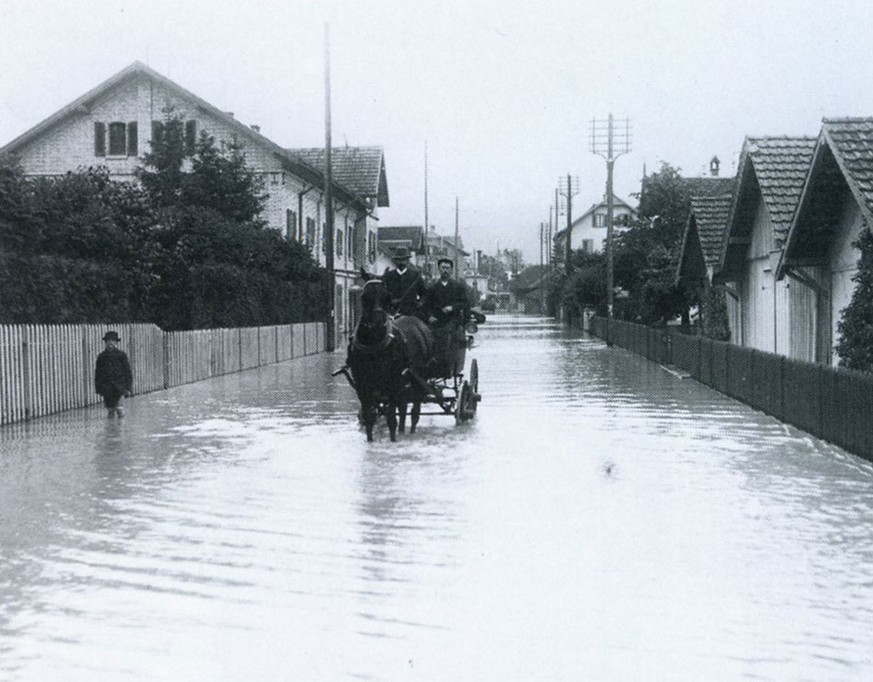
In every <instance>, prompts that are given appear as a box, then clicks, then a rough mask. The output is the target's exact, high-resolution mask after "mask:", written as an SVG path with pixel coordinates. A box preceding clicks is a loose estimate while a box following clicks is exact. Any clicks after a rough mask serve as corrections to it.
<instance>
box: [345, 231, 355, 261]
mask: <svg viewBox="0 0 873 682" xmlns="http://www.w3.org/2000/svg"><path fill="white" fill-rule="evenodd" d="M346 229H347V232H346V235H347V236H346V242H347V243H346V253H347V254H349V256H350V257H351V256H352V254H354V252H355V231H354V230H353V229H352V230H349V229H348V224H347V225H346Z"/></svg>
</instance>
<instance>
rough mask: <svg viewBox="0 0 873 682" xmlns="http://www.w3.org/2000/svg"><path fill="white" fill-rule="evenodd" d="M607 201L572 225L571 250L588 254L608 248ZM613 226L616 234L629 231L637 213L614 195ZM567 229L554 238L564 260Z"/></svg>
mask: <svg viewBox="0 0 873 682" xmlns="http://www.w3.org/2000/svg"><path fill="white" fill-rule="evenodd" d="M607 209H608V206H607V201H606V197H605V196H604V198H603V200H602V201H600V202H597V203H594V204H591V206H590V207H589V208H588V209H587V210H586V211H585V212H584V213H583V214H582V215H581V216H579V217H578V218H576V219H575V220H573V222H572V224H571V225H570V248H571V249H573V250H578V249H582V251H584V252H586V253H592V252H594V251H603V250H604V249H605V248H606V233H607V229H606V228H607V221H606V215H607ZM612 210H613V213H612V216H613V218H612V224H613V230H614V233H617V232H618V231H621V230H625V229H627V228H628V227H629V226H630V225H631V223H632V222H633V220H634V218H636V211H635V210H634V208H633V206H631V205H630V204H629V203H628V202H626V201H625V200H624V199H621V198H619V197H617V196H616V195H614V194H613V198H612ZM566 236H567V228H564V229H563V230H558V231H557V232H556V233H555V236H554V248H555V253H557V254H558V256H559V258H561V259H563V258H564V255H565V254H566V241H565V239H566Z"/></svg>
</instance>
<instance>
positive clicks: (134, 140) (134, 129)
mask: <svg viewBox="0 0 873 682" xmlns="http://www.w3.org/2000/svg"><path fill="white" fill-rule="evenodd" d="M138 154H139V126H138V125H137V122H136V121H131V122H130V123H128V124H127V155H128V156H137V155H138Z"/></svg>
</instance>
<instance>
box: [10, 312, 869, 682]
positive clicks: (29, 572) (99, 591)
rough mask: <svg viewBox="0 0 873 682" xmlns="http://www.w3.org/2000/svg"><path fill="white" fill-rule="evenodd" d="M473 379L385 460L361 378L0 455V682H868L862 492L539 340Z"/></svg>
mask: <svg viewBox="0 0 873 682" xmlns="http://www.w3.org/2000/svg"><path fill="white" fill-rule="evenodd" d="M474 354H475V356H476V357H477V359H478V361H479V365H480V388H481V390H482V393H483V395H484V399H483V402H482V404H481V405H480V412H479V414H478V416H477V418H476V420H474V421H473V422H472V423H469V424H465V425H461V426H455V425H454V420H453V419H451V418H449V417H446V416H428V417H425V418H423V419H422V423H421V425H420V429H419V432H418V433H417V434H415V435H414V436H409V435H407V436H405V437H402V438H401V439H400V440H399V441H398V442H397V443H393V444H392V443H390V442H389V441H388V438H387V433H386V431H385V430H384V428H381V430H378V432H377V434H376V437H377V440H376V442H374V443H372V444H368V443H367V442H366V440H365V438H364V434H363V432H362V431H361V430H360V428H359V426H358V425H357V422H356V419H355V414H356V411H357V404H356V401H355V398H354V394H353V393H352V391H351V390H350V389H349V387H348V386H347V385H346V384H345V382H344V380H342V379H341V378H340V379H332V378H331V377H330V372H331V371H332V370H333V369H335V368H336V367H337V366H338V365H339V364H341V361H342V352H338V353H337V354H334V355H324V356H319V357H310V358H304V359H301V360H296V361H293V362H289V363H282V364H280V365H275V366H271V367H265V368H261V369H259V370H256V371H251V372H245V373H241V374H238V375H232V376H229V377H223V378H220V379H216V380H213V381H208V382H202V383H199V384H193V385H190V386H183V387H179V388H178V389H174V390H172V391H167V392H162V393H156V394H152V395H149V396H137V397H135V398H134V399H133V400H131V401H130V403H129V409H128V411H127V415H128V416H127V417H126V418H125V419H124V420H121V421H118V420H107V419H106V418H105V415H104V413H103V411H102V409H98V408H96V407H95V408H93V409H89V410H81V411H76V412H71V413H67V414H65V415H58V416H56V417H48V418H44V419H41V420H37V421H35V422H32V423H30V424H25V425H13V426H11V427H4V428H2V429H0V448H2V455H0V519H2V521H0V559H2V564H0V678H3V679H11V680H32V679H39V680H79V679H81V680H86V679H87V680H91V679H95V678H97V679H124V680H153V679H187V678H198V679H201V678H205V679H228V680H231V679H234V680H235V679H249V678H256V679H288V678H289V676H290V677H293V678H295V679H306V680H337V679H367V680H383V679H426V680H446V679H483V680H529V679H549V680H558V679H567V680H570V679H579V678H580V671H585V672H584V674H581V675H582V677H587V678H588V677H590V678H595V679H646V678H652V677H658V678H669V679H694V680H697V679H725V678H727V679H735V678H739V677H752V678H765V679H772V678H778V679H795V678H796V679H804V678H807V679H846V678H855V679H862V678H866V677H867V676H869V674H871V673H873V663H871V660H870V657H869V653H868V652H869V651H871V650H873V635H871V634H870V633H871V632H873V628H871V626H873V606H871V605H873V532H871V530H870V529H871V527H873V523H871V522H873V493H871V490H873V487H871V482H873V470H871V466H870V465H869V464H867V463H866V462H863V461H861V460H859V459H857V458H855V457H852V456H851V455H847V454H846V453H844V452H843V451H841V450H839V449H838V448H835V447H832V446H829V445H827V444H824V443H821V442H819V441H816V440H815V439H812V438H810V437H809V436H807V435H806V434H803V433H801V432H799V431H797V430H796V429H793V428H791V427H787V426H784V425H782V424H780V423H779V422H776V421H775V420H773V419H771V418H769V417H767V416H765V415H763V414H761V413H757V412H755V411H753V410H750V409H748V408H746V407H745V406H743V405H740V404H739V403H737V402H735V401H733V400H731V399H729V398H727V397H725V396H722V395H720V394H717V393H714V392H712V391H710V390H708V389H707V388H705V387H703V386H701V385H699V384H697V383H695V382H693V381H691V380H680V379H677V378H676V377H674V376H672V375H670V374H668V373H666V372H664V371H663V370H662V369H661V368H659V367H658V366H657V365H655V364H653V363H650V362H647V361H645V360H644V359H642V358H640V357H638V356H635V355H633V354H630V353H627V352H626V351H623V350H621V349H618V348H614V347H613V348H607V347H606V346H605V344H603V343H602V342H600V341H598V340H597V339H591V338H587V337H585V336H584V335H582V334H578V333H566V332H564V331H562V330H561V329H559V328H558V327H556V326H555V325H553V324H552V323H551V322H550V321H548V320H545V319H541V318H540V319H537V318H532V319H531V318H523V319H509V318H501V317H499V316H496V317H492V318H490V319H489V321H488V322H487V323H486V324H485V325H483V326H482V328H481V333H480V343H479V346H478V348H476V349H475V352H474ZM289 671H293V672H289Z"/></svg>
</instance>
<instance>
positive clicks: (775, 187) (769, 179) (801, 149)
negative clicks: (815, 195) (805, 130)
mask: <svg viewBox="0 0 873 682" xmlns="http://www.w3.org/2000/svg"><path fill="white" fill-rule="evenodd" d="M815 143H816V138H814V137H749V138H746V144H745V145H744V148H743V154H742V155H746V154H748V156H749V157H750V159H751V162H752V166H753V167H754V169H755V177H756V178H757V180H758V185H759V187H760V188H761V198H762V199H763V200H764V204H765V205H766V207H767V211H768V213H769V214H770V221H771V222H772V224H773V229H774V231H775V233H776V237H777V239H784V237H785V235H786V234H787V232H788V228H789V226H790V225H791V219H792V218H793V217H794V211H795V209H796V208H797V203H798V201H799V200H800V193H801V192H802V191H803V183H804V181H805V180H806V175H807V173H808V172H809V164H810V162H811V161H812V153H813V150H814V149H815ZM741 163H742V162H741ZM741 167H742V166H741Z"/></svg>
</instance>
